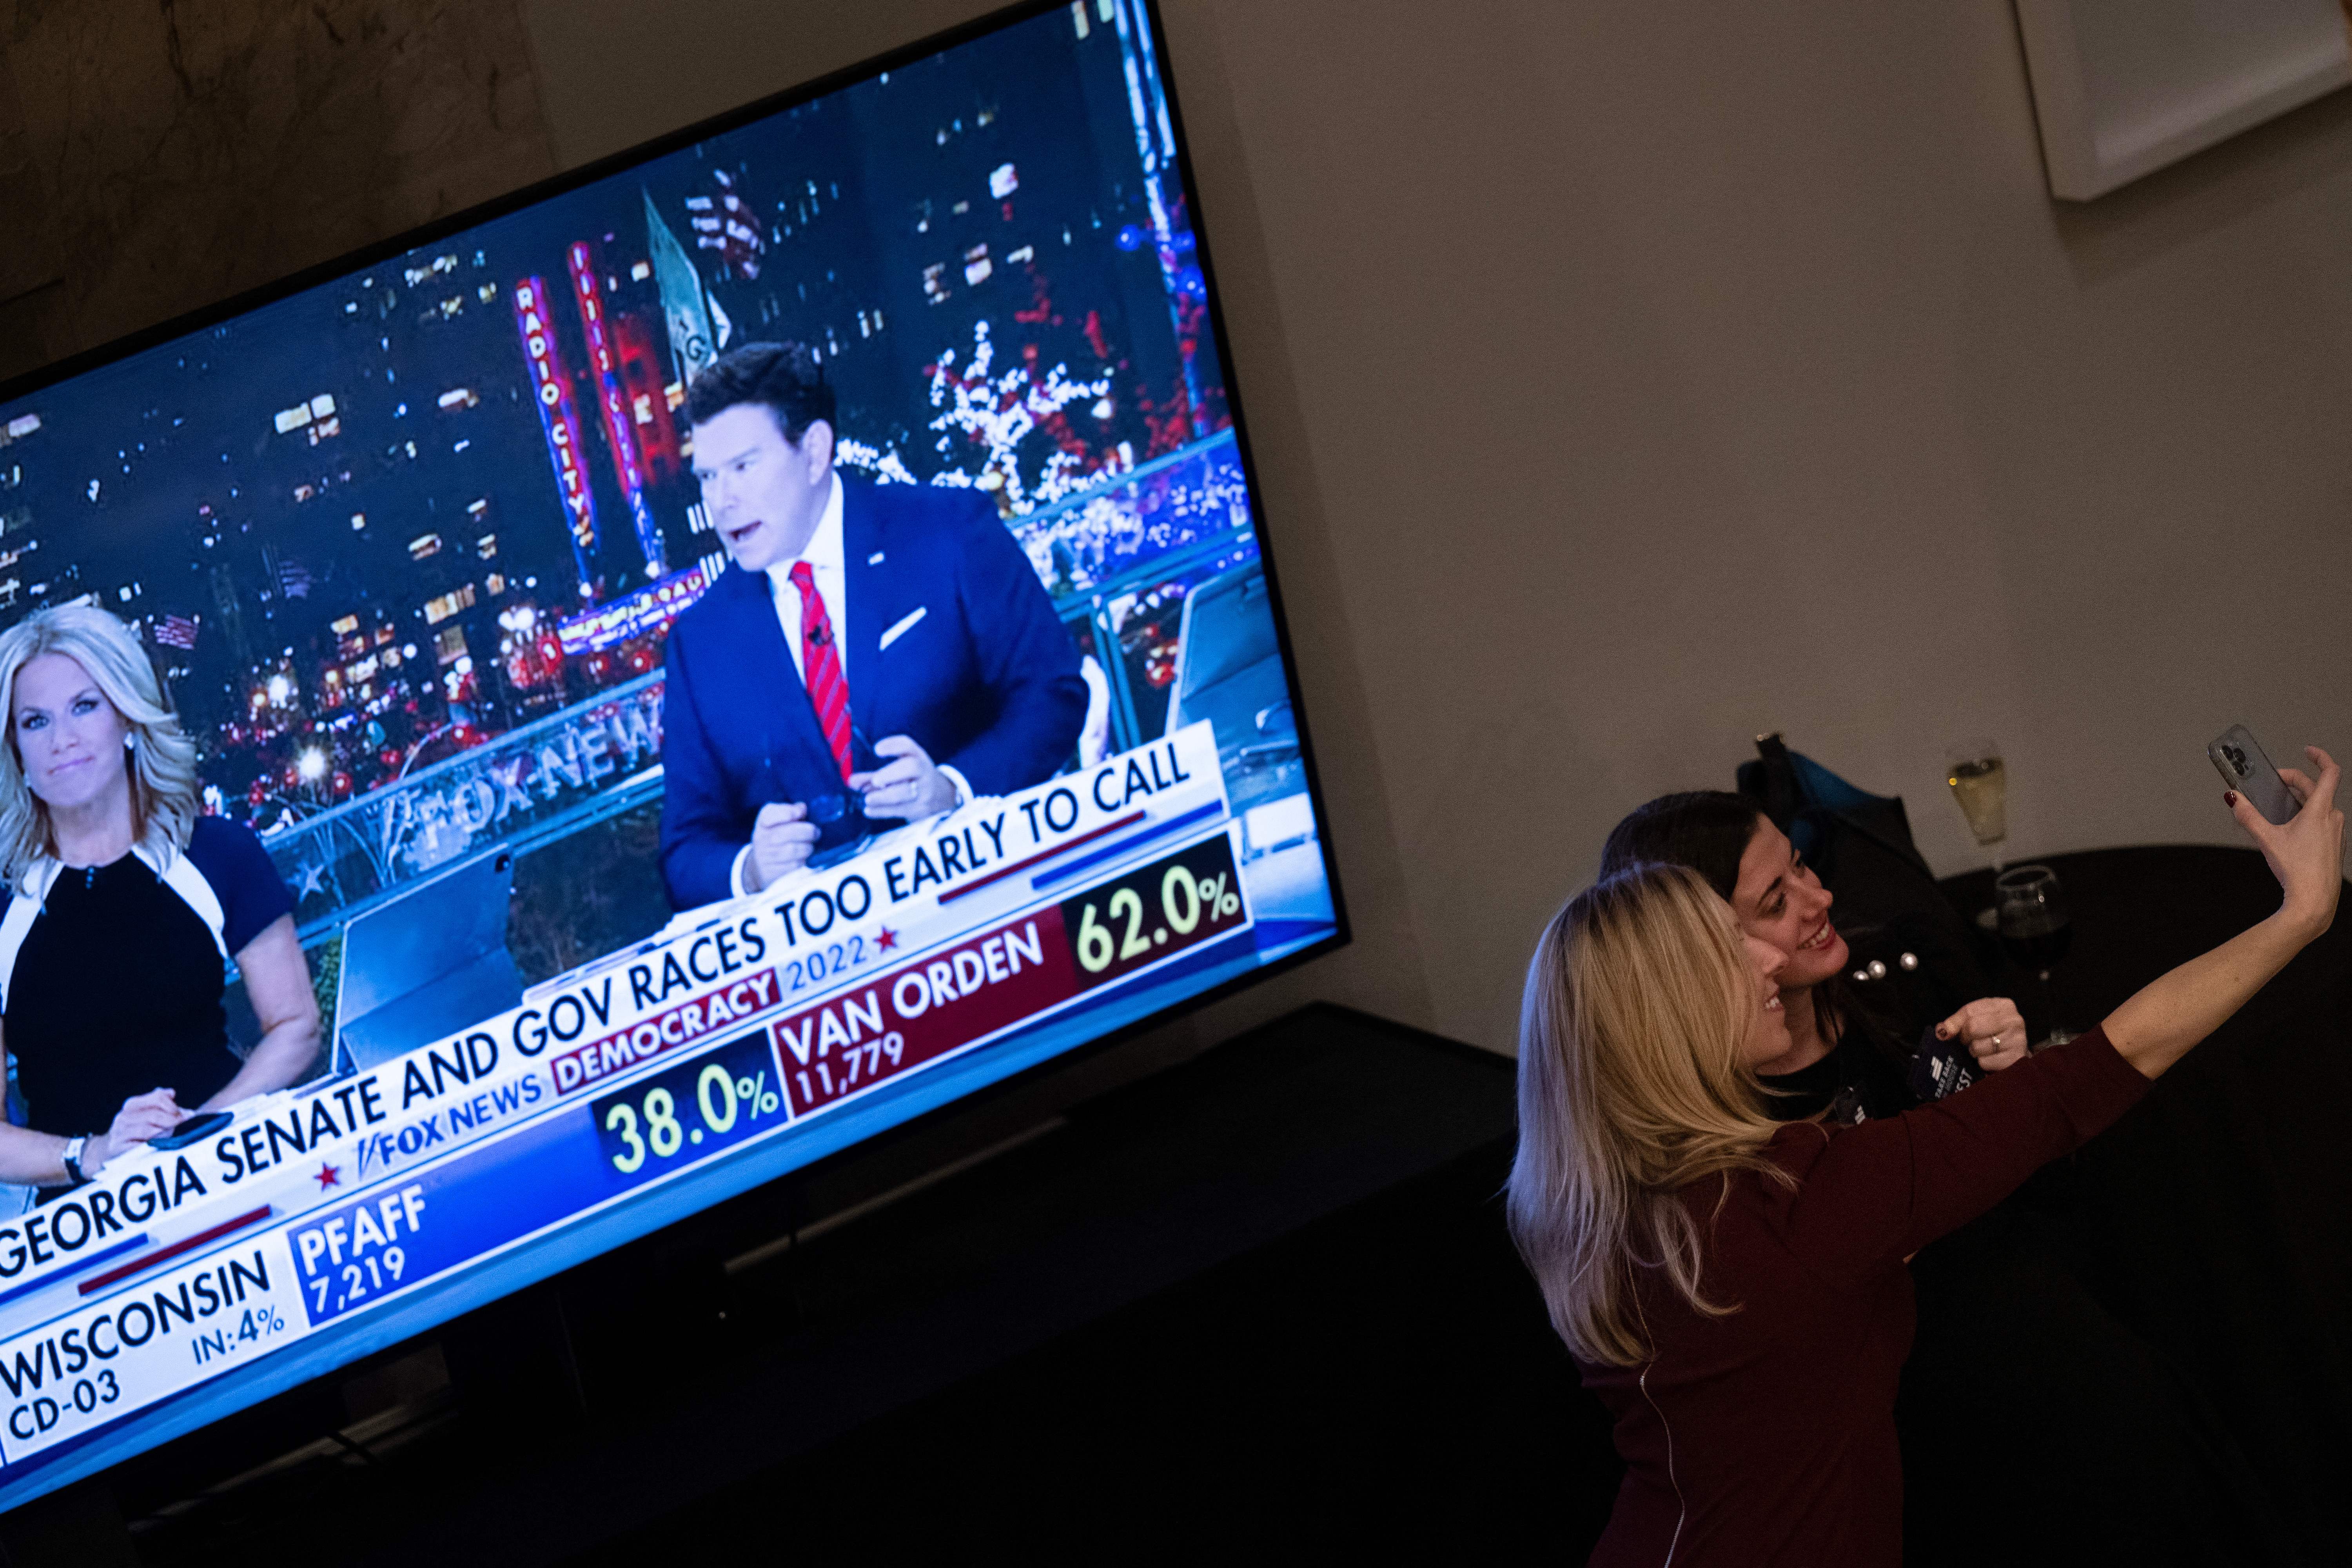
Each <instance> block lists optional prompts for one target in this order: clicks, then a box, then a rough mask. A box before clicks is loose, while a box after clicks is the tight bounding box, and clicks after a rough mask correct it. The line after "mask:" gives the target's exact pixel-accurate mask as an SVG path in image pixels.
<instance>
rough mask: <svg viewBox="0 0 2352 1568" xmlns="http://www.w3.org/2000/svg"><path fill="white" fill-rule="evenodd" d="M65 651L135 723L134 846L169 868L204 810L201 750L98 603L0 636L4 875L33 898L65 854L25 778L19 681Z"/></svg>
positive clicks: (140, 654)
mask: <svg viewBox="0 0 2352 1568" xmlns="http://www.w3.org/2000/svg"><path fill="white" fill-rule="evenodd" d="M51 653H55V654H63V655H64V656H65V657H66V658H70V659H72V660H73V661H74V662H75V663H76V664H79V665H80V666H81V668H82V669H83V671H84V672H85V673H86V674H88V675H89V678H90V679H91V680H93V681H95V682H96V683H97V685H98V689H99V690H100V691H102V692H104V693H105V694H106V700H108V701H109V702H111V703H113V704H114V710H115V711H116V712H117V713H120V714H121V716H122V720H123V722H124V723H125V724H127V725H129V726H130V729H131V737H132V740H133V744H132V746H131V756H130V760H129V767H128V769H127V770H126V771H127V772H128V773H130V775H131V840H132V842H133V843H134V844H136V845H137V846H138V847H139V848H141V849H142V850H144V851H145V852H146V854H147V855H148V857H149V858H151V859H152V860H153V861H154V862H155V864H156V866H157V868H159V869H160V868H164V867H168V866H169V865H170V864H171V863H172V859H173V857H174V856H176V855H177V854H179V853H180V851H181V850H183V849H185V848H186V847H188V835H189V833H190V832H192V831H193V830H194V827H195V825H196V818H197V816H199V815H201V813H202V810H203V806H202V801H201V796H200V795H199V793H198V784H197V780H196V743H195V742H194V741H192V740H190V739H189V738H188V736H187V734H186V733H185V732H184V731H182V730H181V728H180V720H179V715H178V714H177V713H176V712H174V711H173V707H172V694H171V692H170V691H169V690H168V689H165V687H164V685H163V680H162V679H161V678H159V677H158V676H157V675H156V673H155V667H154V665H152V663H150V662H149V661H148V658H147V655H146V652H145V651H144V650H143V649H142V648H141V647H140V646H139V639H138V638H137V637H133V636H132V635H131V628H130V627H129V626H124V625H123V624H122V623H121V621H119V620H117V619H115V618H114V617H113V616H110V615H109V614H107V613H106V612H105V611H104V610H101V609H99V608H98V607H96V606H95V605H59V606H58V607H57V608H56V609H53V610H42V611H40V612H38V613H37V614H36V615H33V616H29V617H27V618H26V619H25V620H22V621H19V622H18V623H17V624H16V625H15V626H11V627H9V628H8V630H7V631H6V632H5V633H0V722H5V725H6V727H7V732H8V743H7V744H6V745H5V746H0V872H5V876H6V879H7V880H8V881H9V882H10V883H12V884H13V885H15V886H16V888H17V889H19V890H21V891H25V892H27V893H29V892H30V891H32V889H31V887H30V883H29V879H30V877H31V874H32V871H33V868H34V867H35V866H36V865H37V863H38V862H39V861H40V859H41V858H43V857H45V856H47V857H54V856H55V855H56V854H57V852H58V845H57V835H56V833H55V832H54V830H53V829H52V827H51V826H50V822H49V808H48V807H47V805H45V804H43V802H42V801H41V799H40V797H39V796H37V795H35V794H34V793H33V790H32V786H31V784H28V783H27V782H26V778H25V759H24V758H23V756H22V755H20V754H19V753H18V752H17V750H16V677H17V675H18V673H19V672H20V671H22V670H23V669H24V668H25V666H26V665H27V664H30V663H31V662H32V661H33V660H34V659H37V658H40V657H41V656H42V655H43V654H51Z"/></svg>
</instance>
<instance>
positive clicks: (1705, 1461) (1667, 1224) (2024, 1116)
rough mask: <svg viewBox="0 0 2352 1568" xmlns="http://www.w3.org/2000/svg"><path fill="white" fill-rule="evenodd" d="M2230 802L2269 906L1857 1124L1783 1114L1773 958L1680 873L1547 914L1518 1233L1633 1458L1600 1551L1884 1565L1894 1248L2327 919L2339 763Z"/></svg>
mask: <svg viewBox="0 0 2352 1568" xmlns="http://www.w3.org/2000/svg"><path fill="white" fill-rule="evenodd" d="M2311 757H2312V760H2313V762H2314V763H2315V765H2317V767H2318V768H2319V777H2318V780H2317V782H2316V783H2314V782H2313V781H2312V780H2310V779H2308V778H2306V777H2305V776H2304V775H2303V774H2301V773H2288V774H2285V775H2284V776H2286V777H2287V778H2288V782H2289V784H2290V787H2292V788H2293V789H2294V792H2295V794H2296V795H2297V797H2298V798H2299V799H2300V800H2301V802H2302V803H2303V804H2302V809H2301V811H2300V812H2299V813H2298V814H2297V816H2295V817H2294V819H2293V820H2292V821H2290V822H2289V823H2288V824H2287V825H2286V826H2283V827H2273V826H2271V825H2270V824H2269V823H2268V822H2265V821H2263V818H2262V817H2261V816H2259V815H2258V814H2257V813H2256V812H2255V811H2254V810H2253V809H2252V806H2251V805H2248V804H2247V803H2246V802H2244V801H2242V800H2241V799H2240V798H2238V797H2237V796H2236V795H2231V797H2230V805H2231V811H2232V812H2233V813H2234V814H2235V816H2237V818H2238V820H2239V822H2240V823H2241V825H2242V826H2244V827H2245V829H2246V831H2247V832H2248V833H2249V834H2250V835H2252V837H2253V839H2254V841H2255V843H2256V844H2257V845H2258V846H2260V847H2261V848H2262V850H2263V856H2264V858H2266V859H2267V860H2268V861H2269V862H2270V866H2271V869H2272V871H2273V874H2274V875H2276V877H2277V878H2278V880H2279V883H2280V886H2281V888H2282V889H2283V890H2284V898H2283V900H2282V901H2281V904H2280V907H2279V910H2278V911H2277V912H2276V913H2275V914H2273V915H2272V916H2271V917H2270V918H2269V919H2267V920H2265V921H2263V922H2262V923H2260V924H2259V925H2256V926H2255V927H2253V928H2252V929H2251V930H2249V931H2244V932H2242V933H2241V934H2240V935H2238V936H2236V937H2234V938H2232V939H2231V941H2229V942H2224V943H2223V944H2222V945H2221V946H2220V947H2218V948H2216V949H2214V950H2213V951H2212V952H2209V953H2207V954H2206V955H2204V956H2203V957H2201V958H2198V959H2194V960H2192V961H2190V962H2189V963H2185V964H2183V965H2181V966H2180V967H2179V968H2178V969H2176V970H2174V971H2172V972H2171V973H2168V974H2166V975H2165V976H2163V977H2162V978H2160V979H2158V981H2156V982H2155V983H2154V984H2151V985H2149V986H2148V987H2147V988H2146V989H2145V990H2143V991H2141V992H2140V993H2139V994H2137V995H2135V996H2133V997H2132V998H2131V999H2130V1000H2129V1001H2127V1002H2126V1003H2125V1004H2124V1005H2122V1006H2120V1007H2118V1008H2116V1011H2115V1012H2114V1013H2112V1014H2110V1015H2109V1016H2107V1018H2106V1020H2105V1022H2104V1023H2103V1024H2101V1025H2100V1026H2099V1027H2098V1028H2096V1029H2094V1030H2092V1031H2091V1032H2090V1033H2089V1034H2087V1035H2084V1036H2083V1037H2080V1038H2078V1039H2075V1040H2074V1041H2072V1042H2070V1043H2069V1044H2067V1045H2064V1046H2060V1047H2055V1048H2053V1049H2051V1050H2047V1051H2044V1052H2042V1054H2041V1055H2040V1056H2037V1057H2032V1058H2028V1059H2026V1060H2024V1061H2022V1062H2020V1063H2018V1064H2017V1065H2015V1066H2014V1067H2012V1068H2009V1069H2008V1070H2006V1071H2004V1072H2001V1073H2000V1074H1997V1075H1996V1076H1994V1077H1993V1078H1991V1079H1987V1080H1986V1081H1985V1082H1983V1083H1981V1084H1979V1085H1977V1086H1976V1087H1975V1088H1973V1089H1969V1091H1968V1092H1966V1093H1964V1094H1958V1095H1954V1096H1952V1097H1950V1098H1948V1099H1947V1100H1938V1101H1937V1102H1936V1103H1934V1104H1932V1105H1928V1106H1924V1107H1921V1108H1919V1109H1916V1110H1908V1111H1906V1112H1904V1113H1903V1114H1901V1115H1898V1116H1893V1117H1885V1118H1879V1119H1873V1120H1869V1121H1862V1122H1860V1123H1856V1124H1852V1125H1839V1124H1831V1123H1827V1122H1823V1121H1800V1122H1793V1123H1787V1124H1783V1123H1778V1122H1774V1121H1771V1120H1770V1119H1769V1117H1767V1116H1766V1115H1765V1113H1764V1112H1763V1110H1761V1109H1760V1108H1759V1099H1760V1097H1759V1091H1758V1087H1757V1083H1756V1073H1755V1068H1756V1064H1758V1063H1759V1062H1769V1061H1771V1060H1773V1059H1775V1058H1778V1057H1780V1056H1782V1055H1783V1054H1785V1053H1786V1052H1787V1050H1788V1049H1789V1025H1788V1019H1787V1017H1786V1016H1785V1014H1784V1012H1783V1009H1782V1005H1781V1001H1780V984H1779V976H1780V972H1781V971H1782V970H1783V969H1784V968H1785V967H1786V966H1787V963H1788V957H1787V955H1786V954H1785V953H1783V952H1781V951H1780V949H1778V948H1776V947H1773V946H1771V945H1770V944H1769V943H1767V942H1759V941H1758V940H1756V939H1755V938H1753V937H1748V936H1746V935H1744V934H1743V933H1742V932H1741V931H1740V930H1739V927H1738V923H1737V922H1736V921H1735V920H1734V918H1733V915H1732V911H1731V910H1730V908H1729V906H1727V904H1725V902H1724V901H1723V900H1722V899H1720V898H1719V897H1717V895H1716V894H1715V892H1714V891H1713V890H1712V889H1709V888H1708V887H1707V885H1706V881H1705V880H1704V879H1701V878H1700V877H1699V876H1698V874H1697V873H1696V872H1694V871H1692V870H1690V869H1689V868H1686V867H1679V866H1653V865H1639V866H1635V867H1633V868H1629V869H1626V870H1624V871H1622V872H1620V873H1619V874H1617V875H1616V876H1614V877H1612V878H1608V879H1603V880H1601V882H1599V883H1596V884H1595V885H1594V886H1592V887H1591V888H1589V889H1586V890H1585V891H1583V892H1582V893H1580V894H1578V895H1577V896H1576V897H1575V898H1574V899H1572V900H1570V901H1569V903H1568V905H1567V907H1566V908H1564V909H1563V910H1561V911H1560V912H1559V914H1558V915H1556V916H1554V917H1553V919H1552V921H1550V923H1549V925H1548V926H1547V927H1546V929H1545V931H1544V933H1543V935H1542V937H1541V939H1540V940H1539V941H1538V944H1537V948H1536V953H1535V959H1534V962H1533V963H1532V964H1531V965H1530V966H1529V969H1528V984H1527V991H1526V994H1525V998H1524V1001H1523V1005H1522V1010H1521V1015H1520V1039H1519V1067H1518V1078H1519V1145H1518V1154H1517V1161H1516V1163H1515V1164H1514V1166H1513V1168H1512V1172H1511V1180H1510V1188H1509V1211H1510V1219H1511V1226H1512V1231H1513V1234H1514V1236H1515V1237H1517V1241H1518V1244H1519V1247H1520V1250H1521V1252H1522V1254H1523V1255H1524V1256H1525V1258H1527V1260H1528V1266H1529V1268H1531V1269H1532V1270H1533V1272H1534V1274H1535V1276H1536V1279H1537V1282H1538V1285H1539V1286H1540V1287H1541V1288H1542V1289H1543V1293H1544V1296H1545V1300H1546V1301H1547V1304H1548V1305H1549V1308H1550V1310H1551V1317H1552V1322H1553V1325H1554V1327H1556V1328H1557V1329H1558V1330H1559V1333H1560V1336H1561V1338H1562V1339H1564V1340H1565V1341H1567V1342H1568V1346H1569V1348H1570V1351H1571V1352H1574V1354H1575V1356H1576V1357H1577V1360H1578V1362H1579V1363H1580V1370H1581V1371H1582V1373H1583V1375H1584V1379H1585V1382H1586V1384H1588V1385H1589V1386H1591V1388H1592V1389H1593V1390H1594V1391H1595V1392H1596V1393H1597V1394H1599V1395H1600V1396H1601V1400H1602V1402H1603V1403H1604V1404H1605V1405H1608V1407H1609V1409H1610V1411H1611V1414H1612V1416H1613V1417H1614V1418H1615V1422H1616V1441H1617V1447H1618V1450H1619V1452H1620V1453H1621V1454H1622V1455H1623V1456H1624V1458H1625V1460H1626V1464H1627V1470H1626V1475H1625V1480H1624V1483H1623V1486H1622V1489H1620V1490H1619V1492H1618V1496H1617V1503H1616V1508H1615V1510H1614V1511H1613V1513H1612V1517H1611V1519H1610V1522H1609V1527H1608V1529H1607V1531H1605V1532H1604V1533H1603V1534H1602V1536H1601V1543H1600V1545H1599V1547H1598V1548H1597V1549H1596V1550H1595V1552H1594V1553H1593V1556H1592V1562H1593V1563H1597V1564H1604V1565H1611V1568H1613V1565H1616V1564H1621V1563H1623V1564H1632V1563H1643V1564H1655V1563H1664V1562H1669V1561H1671V1562H1673V1563H1675V1564H1677V1565H1678V1568H1706V1565H1708V1564H1728V1563H1742V1564H1745V1563H1768V1562H1769V1563H1808V1564H1813V1565H1816V1568H1843V1565H1848V1564H1885V1565H1889V1568H1891V1565H1893V1564H1895V1563H1899V1562H1900V1561H1901V1560H1902V1555H1903V1539H1902V1537H1903V1522H1902V1502H1901V1497H1902V1484H1901V1468H1900V1461H1899V1458H1898V1455H1897V1452H1896V1444H1895V1420H1894V1415H1895V1381H1896V1374H1897V1373H1898V1372H1899V1371H1900V1369H1901V1367H1902V1363H1903V1358H1904V1355H1905V1353H1906V1352H1907V1350H1908V1349H1909V1346H1910V1341H1911V1331H1912V1298H1911V1283H1910V1278H1909V1276H1908V1274H1907V1273H1906V1270H1905V1268H1904V1259H1905V1258H1906V1257H1907V1256H1908V1255H1909V1254H1911V1253H1912V1252H1914V1251H1916V1249H1917V1248H1919V1247H1922V1246H1924V1245H1925V1244H1926V1243H1927V1242H1929V1241H1931V1240H1933V1239H1935V1238H1936V1237H1938V1236H1941V1235H1943V1234H1945V1233H1946V1232H1948V1231H1950V1230H1952V1229H1954V1228H1955V1227H1957V1226H1959V1225H1961V1224H1963V1223H1965V1222H1966V1221H1967V1220H1968V1219H1969V1218H1970V1217H1971V1216H1972V1215H1976V1214H1979V1213H1980V1212H1982V1211H1983V1210H1984V1209H1986V1208H1988V1207H1990V1205H1992V1204H1993V1203H1995V1202H1997V1201H1998V1200H1999V1199H2000V1197H2001V1196H2002V1195H2003V1194H2006V1193H2008V1192H2009V1191H2011V1189H2013V1188H2014V1187H2015V1186H2017V1184H2019V1183H2020V1182H2021V1181H2023V1180H2024V1179H2025V1177H2026V1176H2027V1175H2028V1174H2030V1173H2032V1171H2033V1169H2034V1168H2035V1167H2036V1166H2038V1165H2040V1164H2041V1163H2043V1162H2045V1161H2047V1160H2050V1159H2053V1158H2054V1157H2056V1156H2057V1155H2060V1154H2063V1153H2064V1152H2067V1151H2069V1150H2071V1149H2074V1148H2075V1147H2077V1146H2078V1145H2080V1144H2081V1143H2082V1142H2084V1140H2086V1139H2088V1138H2090V1137H2091V1136H2092V1135H2094V1134H2095V1133H2096V1132H2098V1131H2100V1130H2102V1129H2103V1128H2105V1127H2106V1126H2107V1125H2108V1124H2110V1123H2111V1122H2113V1121H2115V1120H2116V1118H2117V1117H2119V1116H2120V1115H2122V1114H2123V1112H2124V1111H2125V1110H2127V1109H2128V1108H2129V1107H2130V1106H2131V1105H2132V1104H2133V1102H2134V1101H2136V1100H2137V1099H2138V1098H2139V1096H2140V1094H2141V1093H2143V1092H2144V1091H2145V1090H2146V1089H2147V1081H2148V1080H2149V1079H2153V1078H2155V1077H2157V1076H2158V1074H2160V1073H2162V1072H2163V1071H2164V1070H2165V1069H2166V1068H2169V1067H2170V1066H2171V1065H2172V1064H2173V1063H2174V1062H2175V1061H2178V1060H2179V1058H2181V1057H2182V1056H2183V1055H2184V1054H2186V1053H2187V1051H2188V1050H2189V1047H2192V1046H2194V1045H2195V1044H2196V1043H2197V1042H2198V1041H2200V1040H2201V1039H2203V1038H2204V1037H2206V1036H2207V1035H2208V1034H2210V1033H2211V1032H2212V1030H2213V1029H2214V1028H2215V1027H2217V1026H2219V1025H2220V1024H2221V1022H2222V1021H2223V1020H2224V1019H2226V1018H2227V1017H2229V1016H2230V1015H2231V1014H2232V1013H2234V1012H2235V1011H2236V1010H2237V1009H2238V1008H2239V1006H2240V1005H2242V1004H2243V1003H2244V1002H2245V1001H2246V999H2247V998H2248V997H2250V996H2252V994H2254V992H2255V991H2257V990H2259V989H2260V988H2261V987H2262V986H2263V984H2266V983H2267V982H2268V981H2269V980H2270V978H2271V977H2272V976H2273V975H2274V974H2276V973H2278V972H2279V971H2280V970H2281V969H2282V968H2284V967H2285V965H2286V963H2287V962H2288V960H2290V959H2292V958H2293V957H2294V955H2295V953H2297V952H2300V951H2301V950H2302V949H2303V948H2304V947H2305V945H2307V944H2308V943H2309V942H2312V941H2313V940H2314V939H2315V938H2316V937H2317V936H2318V935H2319V934H2320V933H2321V932H2323V931H2326V929H2327V927H2328V925H2329V924H2330V922H2331V921H2333V920H2334V918H2335V913H2336V895H2337V891H2338V889H2340V887H2341V885H2342V865H2341V862H2342V856H2343V848H2344V814H2343V813H2342V812H2340V811H2338V810H2336V806H2335V795H2336V784H2337V782H2338V778H2339V774H2338V771H2337V769H2336V763H2334V762H2333V761H2331V760H2330V759H2329V758H2328V757H2327V756H2326V754H2325V753H2324V752H2319V751H2318V750H2316V749H2313V751H2312V752H2311Z"/></svg>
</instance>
